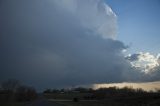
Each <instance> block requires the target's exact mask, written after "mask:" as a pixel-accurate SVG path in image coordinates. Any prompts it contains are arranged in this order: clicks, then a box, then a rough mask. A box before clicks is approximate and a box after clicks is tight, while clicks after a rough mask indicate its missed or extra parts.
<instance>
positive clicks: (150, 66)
mask: <svg viewBox="0 0 160 106" xmlns="http://www.w3.org/2000/svg"><path fill="white" fill-rule="evenodd" d="M126 59H127V60H129V61H130V62H131V65H132V67H135V68H137V69H139V70H141V71H142V72H144V73H148V74H149V73H152V72H154V71H156V68H157V67H159V66H160V64H159V61H160V58H159V55H157V57H156V56H154V55H152V54H150V53H148V52H147V53H143V52H140V53H137V54H132V55H131V54H130V55H128V56H127V57H126Z"/></svg>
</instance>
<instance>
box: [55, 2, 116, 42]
mask: <svg viewBox="0 0 160 106" xmlns="http://www.w3.org/2000/svg"><path fill="white" fill-rule="evenodd" d="M54 2H55V3H56V4H57V5H59V6H60V7H61V8H64V9H65V10H66V11H69V12H71V13H72V14H73V15H74V16H76V17H77V19H78V20H79V21H80V23H81V24H82V25H83V26H84V27H85V28H87V29H88V30H92V31H94V32H95V34H96V35H99V36H102V37H103V38H111V39H115V38H116V34H117V17H116V14H115V13H114V12H113V11H112V9H111V8H110V7H109V6H108V5H107V4H106V3H105V2H104V1H103V0H54Z"/></svg>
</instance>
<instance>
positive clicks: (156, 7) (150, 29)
mask: <svg viewBox="0 0 160 106" xmlns="http://www.w3.org/2000/svg"><path fill="white" fill-rule="evenodd" d="M106 2H107V3H108V5H110V6H111V8H112V9H113V11H114V12H115V13H116V14H117V16H118V36H117V39H119V40H121V41H123V42H124V43H125V44H127V45H129V46H130V48H129V52H131V53H137V52H150V53H152V54H154V55H157V54H158V53H159V52H160V49H159V48H160V43H159V40H160V30H159V29H160V21H159V19H160V1H159V0H106Z"/></svg>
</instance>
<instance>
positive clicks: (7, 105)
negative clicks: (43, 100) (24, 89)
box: [0, 102, 28, 106]
mask: <svg viewBox="0 0 160 106" xmlns="http://www.w3.org/2000/svg"><path fill="white" fill-rule="evenodd" d="M26 104H28V103H27V102H22V103H19V102H10V103H0V106H25V105H26Z"/></svg>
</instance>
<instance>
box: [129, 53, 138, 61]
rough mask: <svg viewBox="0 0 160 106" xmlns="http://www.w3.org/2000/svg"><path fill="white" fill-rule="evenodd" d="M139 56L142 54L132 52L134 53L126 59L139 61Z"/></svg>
mask: <svg viewBox="0 0 160 106" xmlns="http://www.w3.org/2000/svg"><path fill="white" fill-rule="evenodd" d="M138 56H140V54H132V55H129V56H126V59H127V60H129V61H137V60H138Z"/></svg>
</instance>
